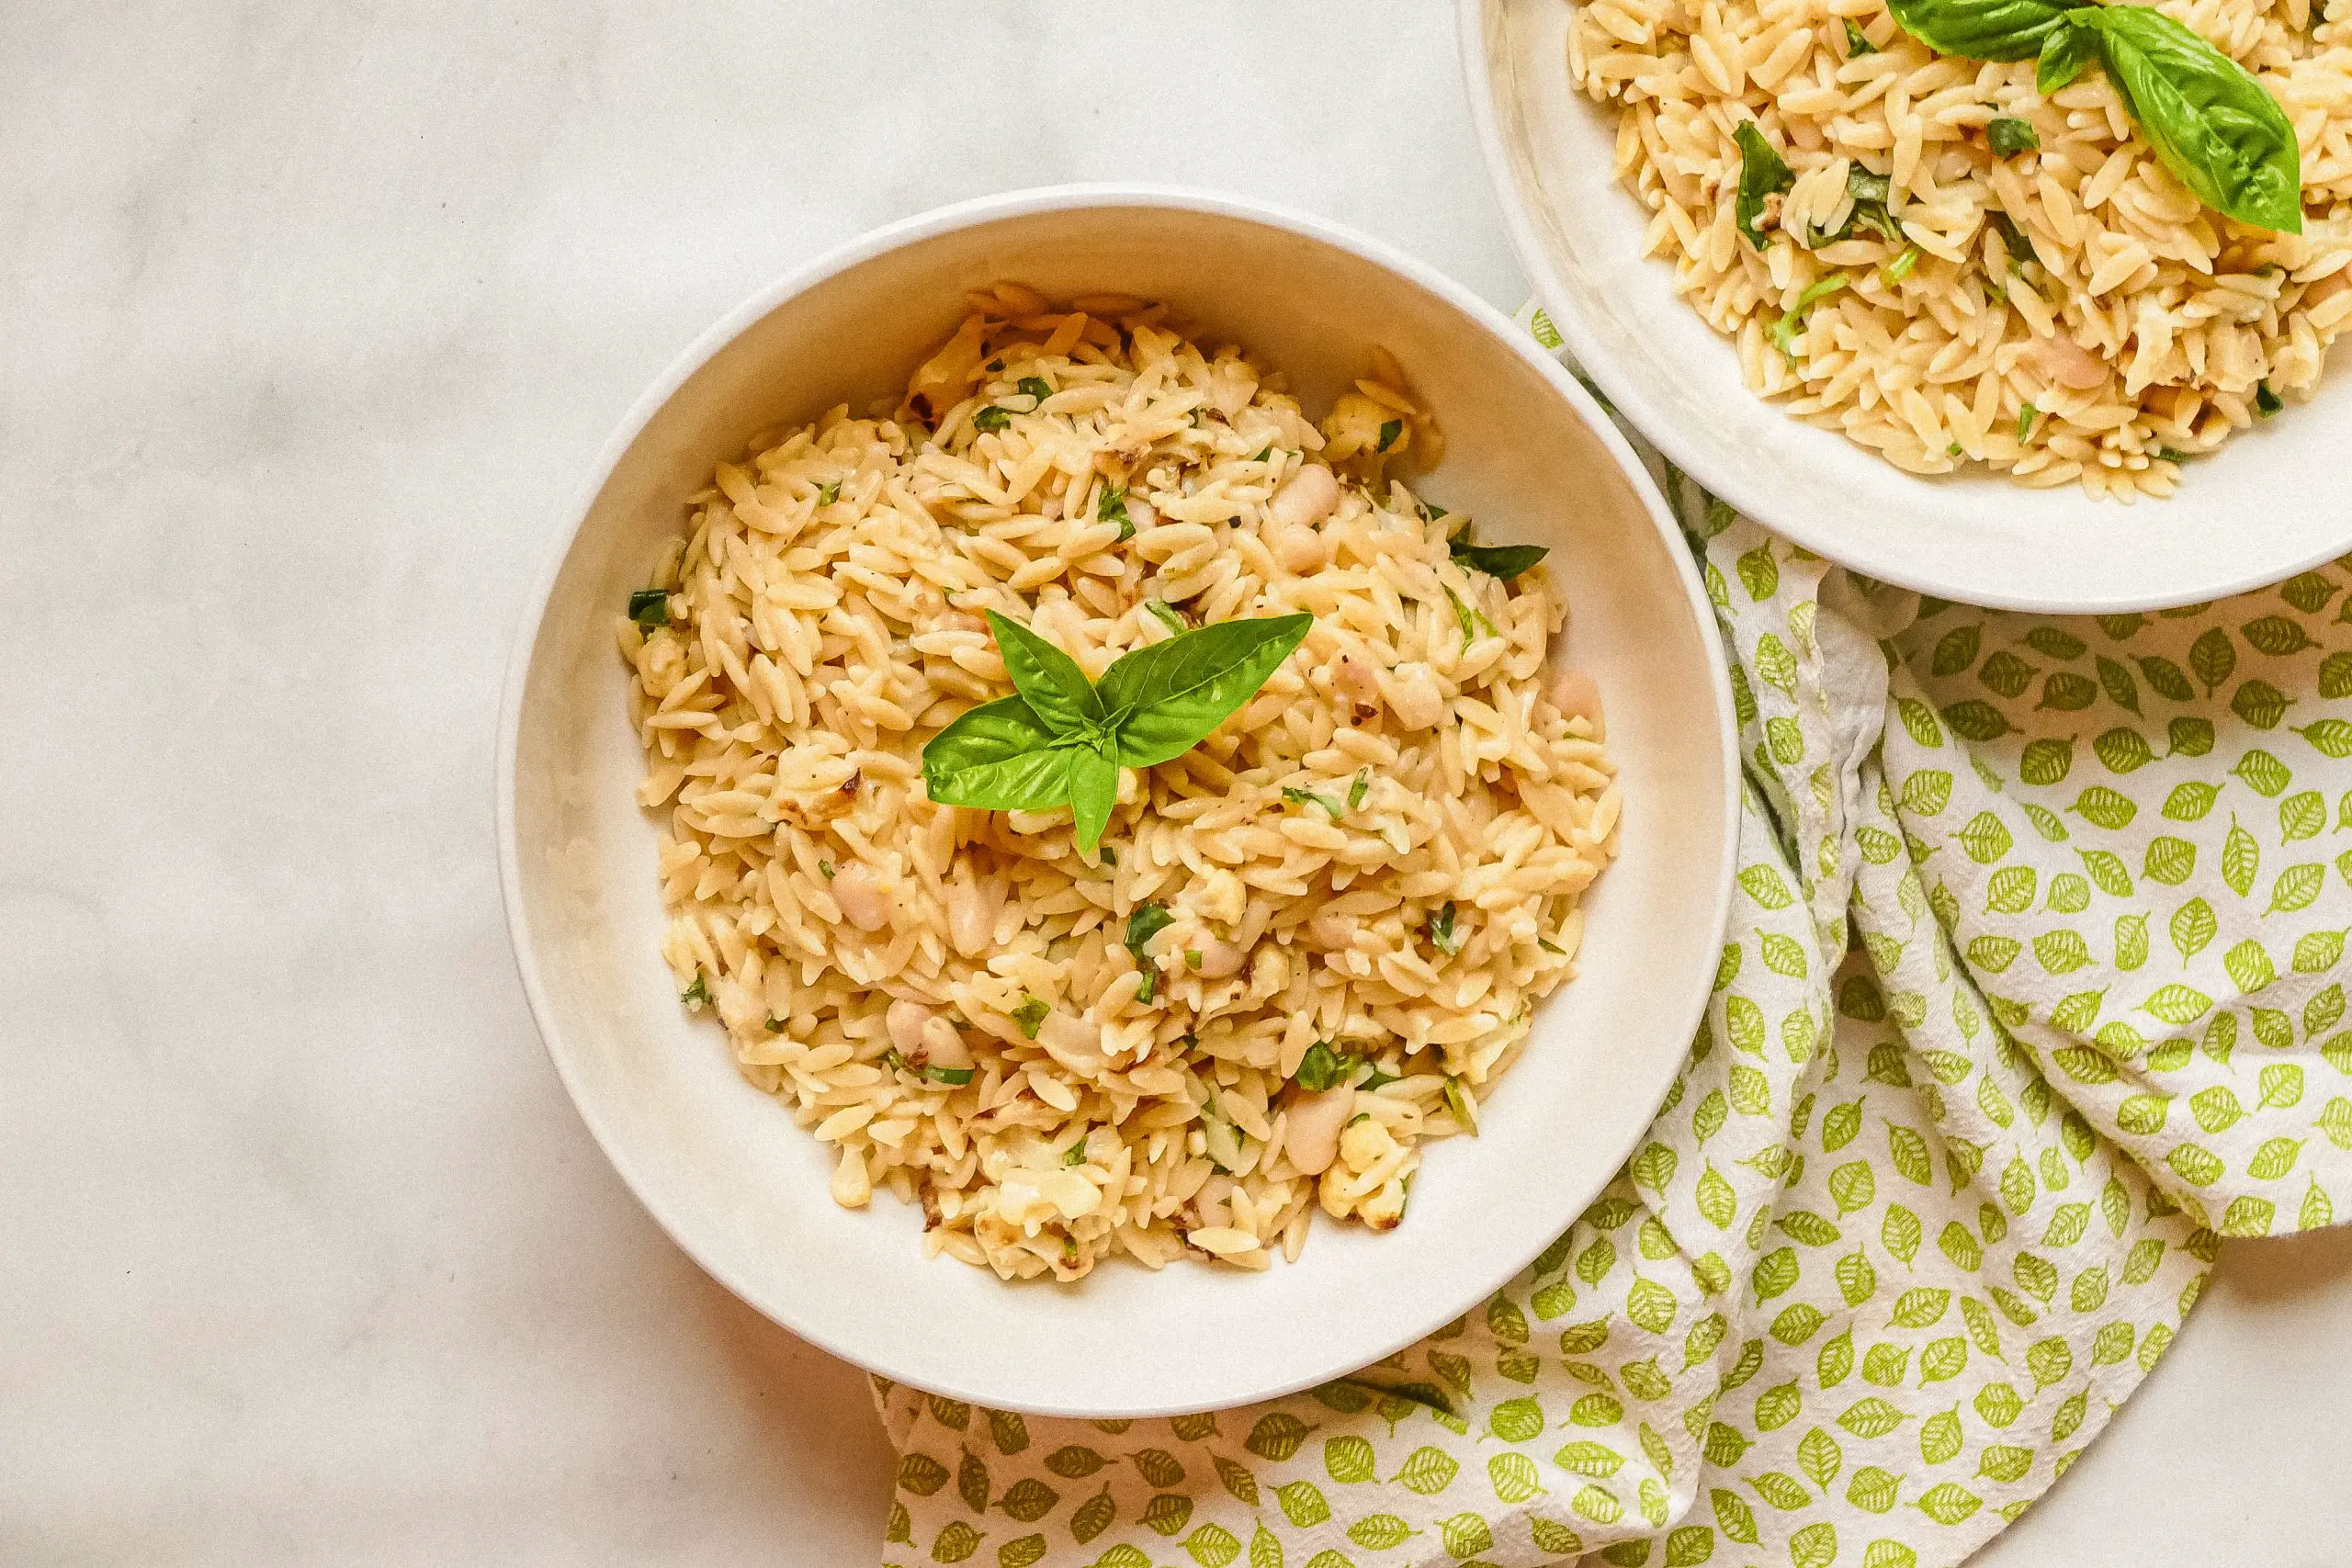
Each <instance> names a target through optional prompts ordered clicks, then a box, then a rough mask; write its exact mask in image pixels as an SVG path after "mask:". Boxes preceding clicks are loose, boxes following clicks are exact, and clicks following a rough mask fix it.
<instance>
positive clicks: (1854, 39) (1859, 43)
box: [1846, 17, 1878, 60]
mask: <svg viewBox="0 0 2352 1568" xmlns="http://www.w3.org/2000/svg"><path fill="white" fill-rule="evenodd" d="M1877 52H1878V45H1876V44H1874V43H1872V42H1871V40H1870V39H1868V38H1867V37H1865V36H1864V35H1863V32H1862V29H1861V28H1858V27H1856V26H1855V25H1854V18H1853V17H1847V18H1846V58H1847V59H1849V60H1852V59H1854V58H1856V57H1857V56H1859V55H1864V54H1876V53H1877Z"/></svg>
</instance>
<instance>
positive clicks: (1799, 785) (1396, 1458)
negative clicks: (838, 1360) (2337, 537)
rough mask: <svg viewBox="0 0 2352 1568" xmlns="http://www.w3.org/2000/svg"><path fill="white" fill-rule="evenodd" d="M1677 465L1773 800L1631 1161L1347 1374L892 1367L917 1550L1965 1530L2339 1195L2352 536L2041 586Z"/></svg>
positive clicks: (1399, 1564)
mask: <svg viewBox="0 0 2352 1568" xmlns="http://www.w3.org/2000/svg"><path fill="white" fill-rule="evenodd" d="M1668 479H1669V481H1671V482H1672V484H1673V487H1674V488H1676V489H1684V488H1686V487H1683V486H1681V484H1680V481H1679V476H1677V475H1674V474H1672V473H1671V472H1670V471H1669V472H1668ZM1678 499H1679V500H1687V501H1689V502H1690V503H1691V512H1692V517H1691V521H1692V523H1693V524H1694V526H1693V527H1692V530H1691V542H1692V545H1693V547H1694V549H1696V550H1697V551H1698V552H1699V556H1700V559H1701V561H1702V571H1703V574H1704V576H1705V579H1706V582H1707V586H1708V590H1709V592H1710V593H1711V595H1712V596H1713V600H1714V603H1715V606H1716V610H1717V614H1718V618H1719V620H1720V623H1721V626H1722V628H1723V631H1724V638H1725V641H1726V643H1727V644H1728V645H1729V648H1730V650H1731V653H1732V658H1733V669H1732V677H1733V689H1734V693H1735V695H1736V700H1737V704H1738V708H1739V720H1740V746H1741V750H1742V751H1743V753H1745V755H1746V757H1747V790H1746V795H1747V798H1746V802H1745V812H1744V816H1743V825H1742V829H1741V842H1740V868H1739V873H1738V886H1737V889H1736V892H1735V893H1734V896H1733V906H1732V914H1731V921H1730V926H1729V929H1728V930H1727V931H1725V932H1724V949H1723V959H1722V963H1721V965H1720V967H1719V968H1718V970H1717V972H1716V976H1715V983H1714V997H1713V1001H1712V1002H1711V1004H1710V1005H1709V1008H1708V1010H1707V1016H1706V1021H1705V1023H1704V1025H1703V1027H1702V1030H1701V1032H1700V1033H1699V1036H1698V1038H1697V1040H1696V1041H1695V1042H1694V1043H1693V1044H1692V1047H1691V1057H1690V1061H1689V1063H1688V1065H1687V1066H1686V1068H1685V1070H1684V1072H1683V1074H1682V1075H1681V1077H1680V1078H1679V1080H1678V1081H1677V1083H1676V1084H1675V1086H1674V1089H1673V1090H1672V1092H1671V1093H1670V1094H1669V1096H1668V1099H1667V1101H1666V1103H1665V1106H1664V1107H1663V1109H1662V1110H1661V1111H1660V1112H1659V1116H1658V1119H1657V1123H1656V1124H1655V1125H1654V1126H1653V1127H1652V1129H1651V1131H1650V1133H1649V1134H1648V1135H1647V1137H1646V1138H1645V1140H1644V1141H1643V1143H1642V1144H1641V1145H1640V1146H1639V1148H1638V1149H1636V1150H1635V1152H1634V1155H1633V1157H1632V1158H1631V1159H1630V1160H1629V1161H1628V1162H1627V1165H1626V1167H1625V1168H1624V1170H1623V1172H1622V1173H1621V1174H1620V1175H1619V1177H1618V1178H1617V1179H1616V1180H1615V1181H1614V1182H1613V1183H1612V1184H1611V1186H1610V1188H1609V1189H1608V1190H1606V1191H1605V1192H1604V1193H1603V1194H1602V1195H1601V1197H1600V1200H1599V1201H1596V1202H1595V1203H1594V1204H1593V1205H1592V1206H1591V1208H1590V1209H1589V1211H1588V1212H1587V1213H1585V1215H1584V1217H1583V1218H1582V1219H1580V1220H1579V1221H1578V1222H1577V1224H1576V1226H1575V1227H1574V1228H1573V1229H1572V1230H1570V1231H1569V1233H1568V1234H1567V1235H1564V1236H1562V1237H1560V1238H1559V1240H1558V1241H1557V1242H1555V1244H1554V1245H1553V1246H1552V1247H1550V1248H1548V1249H1547V1250H1546V1251H1545V1252H1544V1255H1543V1256H1542V1257H1541V1258H1537V1259H1536V1260H1535V1262H1534V1264H1533V1265H1532V1267H1531V1268H1530V1269H1528V1270H1527V1271H1526V1272H1524V1273H1523V1274H1521V1276H1520V1277H1519V1278H1518V1279H1516V1280H1512V1281H1511V1282H1510V1284H1509V1285H1508V1286H1506V1287H1505V1288H1504V1289H1503V1290H1502V1291H1500V1292H1498V1293H1497V1294H1496V1295H1495V1296H1494V1297H1493V1299H1492V1300H1490V1301H1489V1302H1487V1303H1486V1305H1485V1307H1484V1308H1483V1309H1482V1310H1480V1311H1478V1312H1475V1313H1473V1314H1469V1315H1468V1316H1467V1317H1465V1318H1464V1319H1462V1320H1458V1321H1456V1322H1454V1323H1452V1324H1449V1325H1446V1326H1445V1327H1443V1328H1442V1329H1440V1330H1439V1331H1438V1332H1437V1333H1436V1334H1434V1335H1432V1336H1431V1337H1430V1338H1429V1339H1428V1340H1426V1341H1424V1342H1423V1343H1422V1344H1420V1345H1418V1346H1416V1347H1414V1348H1411V1349H1409V1350H1407V1351H1404V1352H1401V1353H1400V1354H1398V1355H1396V1356H1393V1357H1391V1358H1389V1359H1387V1360H1385V1361H1384V1362H1381V1363H1379V1364H1377V1365H1375V1366H1371V1367H1367V1368H1365V1369H1363V1371H1361V1372H1360V1373H1359V1374H1357V1375H1356V1376H1354V1377H1352V1378H1349V1379H1346V1380H1344V1381H1341V1382H1335V1383H1331V1384H1329V1385H1326V1386H1324V1387H1322V1388H1319V1389H1317V1390H1315V1391H1313V1392H1312V1393H1304V1394H1300V1395H1297V1396H1295V1397H1292V1398H1288V1399H1282V1400H1276V1401H1273V1402H1272V1403H1270V1404H1262V1405H1257V1406H1252V1407H1250V1408H1246V1409H1239V1410H1228V1411H1221V1412H1218V1413H1216V1414H1215V1415H1203V1416H1184V1417H1179V1418H1175V1419H1171V1420H1162V1419H1154V1420H1137V1421H1134V1422H1125V1421H1104V1422H1083V1421H1069V1420H1060V1419H1045V1418H1040V1417H1034V1416H1032V1417H1025V1418H1024V1417H1023V1416H1014V1415H1009V1414H1006V1413H1002V1412H994V1411H988V1410H981V1409H975V1408H970V1407H967V1406H966V1405H964V1404H957V1403H955V1402H952V1401H948V1400H944V1399H939V1398H933V1397H929V1396H926V1395H924V1394H922V1393H919V1392H917V1391H915V1390H913V1389H910V1388H905V1387H893V1386H890V1385H888V1384H877V1398H878V1400H879V1403H880V1406H881V1410H882V1413H883V1417H884V1420H885V1422H886V1424H887V1425H888V1429H889V1433H890V1437H891V1438H892V1440H893V1442H894V1443H895V1444H896V1446H897V1448H898V1450H899V1454H900V1456H901V1458H900V1461H899V1472H898V1490H897V1498H896V1501H895V1503H894V1506H892V1508H891V1511H890V1517H889V1520H888V1526H887V1528H886V1531H885V1534H886V1543H885V1545H884V1547H883V1551H882V1557H883V1561H884V1562H888V1563H891V1564H897V1565H900V1568H914V1565H916V1564H921V1563H926V1562H965V1561H972V1562H981V1563H993V1564H996V1565H997V1568H1025V1565H1029V1564H1040V1563H1042V1564H1046V1565H1047V1568H1063V1565H1071V1568H1081V1565H1083V1568H1152V1565H1174V1568H1182V1564H1184V1563H1186V1562H1190V1563H1193V1564H1198V1565H1199V1568H1227V1565H1228V1564H1239V1563H1242V1562H1245V1561H1246V1562H1247V1564H1248V1568H1438V1565H1459V1564H1469V1563H1485V1564H1490V1565H1492V1568H1521V1565H1527V1564H1537V1563H1553V1562H1565V1561H1572V1560H1574V1559H1577V1558H1578V1557H1579V1556H1581V1555H1583V1554H1586V1553H1595V1554H1597V1556H1596V1558H1595V1561H1598V1562H1608V1563H1616V1564H1631V1565H1649V1564H1663V1565H1667V1568H1682V1565H1686V1564H1697V1563H1724V1564H1770V1565H1772V1568H1779V1565H1781V1564H1784V1563H1785V1564H1790V1565H1792V1568H1922V1565H1928V1568H1932V1565H1936V1564H1945V1563H1952V1562H1959V1561H1960V1560H1961V1559H1962V1558H1963V1557H1965V1556H1966V1555H1967V1554H1968V1553H1969V1552H1970V1551H1973V1550H1974V1549H1975V1548H1976V1547H1977V1546H1978V1545H1980V1544H1982V1543H1983V1542H1984V1541H1985V1539H1986V1538H1988V1537H1989V1536H1991V1535H1992V1534H1993V1533H1995V1532H1996V1531H1997V1530H1998V1529H2000V1528H2001V1526H2002V1525H2003V1524H2004V1523H2005V1522H2007V1520H2009V1519H2012V1518H2015V1517H2017V1516H2018V1513H2020V1512H2021V1511H2023V1510H2024V1509H2025V1508H2026V1507H2027V1506H2029V1505H2030V1503H2031V1502H2032V1501H2033V1499H2034V1498H2035V1497H2036V1496H2037V1495H2040V1494H2041V1492H2042V1491H2043V1489H2045V1488H2046V1487H2048V1486H2049V1485H2050V1483H2052V1481H2053V1480H2055V1479H2056V1478H2057V1477H2058V1476H2059V1475H2061V1474H2063V1473H2064V1472H2065V1470H2066V1467H2067V1465H2068V1464H2069V1463H2070V1462H2071V1461H2073V1459H2074V1458H2075V1455H2076V1454H2077V1453H2078V1452H2079V1451H2080V1450H2081V1449H2082V1447H2083V1445H2084V1444H2086V1442H2088V1441H2090V1439H2091V1438H2093V1437H2095V1436H2096V1435H2097V1434H2098V1431H2099V1429H2100V1427H2102V1426H2103V1425H2104V1424H2105V1423H2106V1421H2107V1418H2108V1416H2109V1413H2110V1412H2111V1411H2112V1410H2113V1409H2114V1408H2115V1406H2116V1405H2117V1404H2120V1403H2121V1401H2122V1400H2123V1399H2124V1398H2125V1397H2126V1396H2127V1395H2128V1394H2129V1393H2131V1390H2132V1388H2133V1387H2134V1386H2135V1385H2136V1384H2137V1383H2138V1382H2139V1381H2140V1379H2141V1378H2142V1377H2143V1375H2144V1374H2145V1373H2146V1371H2148V1369H2149V1368H2151V1367H2153V1366H2154V1364H2155V1362H2156V1360H2157V1359H2158V1358H2159V1357H2160V1356H2162V1355H2163V1353H2164V1350H2165V1346H2166V1345H2167V1344H2169V1343H2170V1342H2171V1340H2172V1337H2173V1336H2174V1334H2175V1333H2176V1332H2177V1329H2178V1326H2179V1324H2180V1322H2181V1319H2182V1317H2183V1315H2184V1314H2187V1313H2188V1310H2189V1308H2190V1306H2191V1304H2192V1303H2194V1302H2195V1300H2196V1298H2197V1293H2198V1291H2199V1287H2200V1285H2201V1284H2202V1283H2203V1280H2204V1277H2205V1272H2206V1269H2207V1267H2208V1265H2209V1264H2210V1263H2211V1260H2212V1258H2213V1256H2214V1252H2215V1249H2216V1247H2217V1246H2218V1244H2219V1242H2220V1239H2221V1238H2222V1237H2223V1236H2229V1235H2269V1234H2273V1233H2278V1232H2285V1231H2291V1230H2296V1229H2301V1228H2308V1227H2312V1226H2316V1225H2324V1224H2331V1223H2333V1221H2334V1220H2335V1208H2336V1203H2337V1202H2338V1201H2340V1199H2341V1198H2342V1197H2343V1196H2344V1195H2346V1194H2347V1193H2352V1030H2346V1028H2345V1027H2344V1026H2345V1024H2346V1018H2345V1012H2346V1002H2345V994H2344V989H2343V985H2342V981H2341V978H2340V974H2339V971H2340V969H2341V963H2340V961H2341V958H2342V955H2343V951H2344V942H2345V937H2346V930H2347V928H2352V628H2347V626H2346V623H2347V622H2352V593H2347V592H2346V587H2345V584H2346V582H2347V581H2352V558H2347V559H2346V561H2344V562H2338V563H2336V564H2335V565H2333V566H2331V567H2329V568H2327V569H2325V570H2320V571H2313V572H2307V573H2305V574H2303V575H2302V576H2300V577H2297V578H2295V579H2294V580H2293V581H2290V582H2288V583H2285V584H2283V585H2281V586H2279V587H2278V588H2275V589H2271V590H2267V591H2265V592H2257V593H2252V594H2247V595H2245V596H2243V597H2240V598H2237V599H2233V600H2230V601H2227V602H2224V603H2221V604H2213V605H2210V606H2198V607H2195V608H2192V609H2188V610H2179V611H2169V612H2165V613H2163V614H2160V615H2110V616H2101V617H2098V618H2089V617H2082V618H2073V617H2069V618H2050V617H2036V616H2030V615H2011V614H1996V613H1989V612H1985V611H1981V610H1972V609H1967V608H1964V607H1962V606H1960V605H1955V604H1940V603H1937V602H1934V601H1926V602H1923V601H1921V600H1920V599H1919V598H1918V597H1917V596H1916V595H1913V594H1910V593H1907V592H1901V591H1898V590H1892V589H1885V588H1881V587H1877V586H1874V585H1872V584H1870V583H1867V582H1864V581H1860V580H1859V579H1857V578H1855V577H1853V576H1851V575H1850V574H1849V573H1847V572H1846V571H1844V570H1842V569H1839V568H1836V567H1832V566H1829V565H1828V564H1827V563H1826V562H1824V561H1822V560H1820V559H1818V558H1815V557H1813V556H1811V555H1809V554H1808V553H1806V552H1805V551H1804V550H1801V549H1798V548H1795V547H1792V546H1790V545H1788V544H1787V543H1785V542H1784V541H1781V540H1780V539H1778V538H1776V537H1774V536H1771V535H1770V534H1768V533H1766V532H1765V531H1763V530H1762V529H1760V528H1758V527H1757V526H1755V525H1751V524H1748V523H1747V522H1745V521H1742V520H1738V519H1736V518H1734V517H1733V516H1732V515H1731V513H1729V512H1728V510H1727V509H1725V508H1724V507H1723V506H1722V505H1721V504H1720V503H1710V502H1706V501H1705V499H1704V498H1703V497H1700V496H1696V495H1695V494H1689V495H1685V496H1680V497H1678ZM1638 807H1639V803H1638V802H1634V803H1631V805H1630V807H1629V808H1631V809H1638ZM1503 1094H1504V1097H1505V1098H1506V1099H1507V1098H1508V1095H1509V1089H1505V1090H1504V1091H1503ZM1498 1103H1499V1102H1498ZM1439 1175H1441V1176H1442V1171H1441V1172H1439Z"/></svg>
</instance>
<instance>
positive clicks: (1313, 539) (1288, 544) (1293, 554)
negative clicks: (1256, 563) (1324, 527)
mask: <svg viewBox="0 0 2352 1568" xmlns="http://www.w3.org/2000/svg"><path fill="white" fill-rule="evenodd" d="M1271 544H1272V547H1273V552H1274V559H1276V560H1277V561H1280V562H1281V563H1282V568H1283V570H1284V571H1287V572H1292V573H1295V575H1297V576H1300V577H1305V576H1306V574H1307V573H1308V572H1311V571H1320V570H1323V568H1324V566H1325V564H1326V563H1327V562H1329V560H1330V558H1331V557H1330V552H1329V549H1328V548H1326V547H1325V545H1324V542H1323V536H1322V535H1320V534H1318V533H1317V532H1316V531H1315V530H1314V529H1312V528H1302V527H1292V526H1283V527H1279V528H1276V529H1275V530H1274V536H1273V538H1272V541H1271Z"/></svg>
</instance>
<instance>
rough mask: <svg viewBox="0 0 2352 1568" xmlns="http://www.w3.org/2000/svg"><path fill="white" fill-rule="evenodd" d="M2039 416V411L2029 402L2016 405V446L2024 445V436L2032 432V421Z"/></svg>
mask: <svg viewBox="0 0 2352 1568" xmlns="http://www.w3.org/2000/svg"><path fill="white" fill-rule="evenodd" d="M2040 418H2041V410H2040V409H2038V408H2035V407H2034V406H2033V405H2032V404H2031V403H2020V404H2019V405H2018V446H2024V445H2025V443H2026V438H2027V437H2028V436H2030V435H2031V434H2033V422H2034V421H2035V420H2037V419H2040Z"/></svg>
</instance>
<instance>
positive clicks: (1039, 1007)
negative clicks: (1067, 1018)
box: [1012, 991, 1051, 1040]
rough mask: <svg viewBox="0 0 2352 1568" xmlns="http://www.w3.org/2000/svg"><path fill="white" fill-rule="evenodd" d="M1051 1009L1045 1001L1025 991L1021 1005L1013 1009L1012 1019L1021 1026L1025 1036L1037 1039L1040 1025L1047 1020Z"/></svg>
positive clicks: (1022, 994)
mask: <svg viewBox="0 0 2352 1568" xmlns="http://www.w3.org/2000/svg"><path fill="white" fill-rule="evenodd" d="M1050 1011H1051V1009H1050V1008H1048V1007H1046V1004H1045V1003H1043V1002H1041V1001H1039V1000H1038V999H1037V998H1035V997H1033V996H1031V995H1030V994H1029V993H1028V992H1026V991H1023V992H1022V993H1021V1005H1020V1006H1019V1007H1017V1008H1014V1009H1013V1010H1012V1021H1013V1022H1015V1023H1017V1024H1019V1025H1020V1026H1021V1032H1022V1034H1023V1036H1024V1037H1026V1038H1028V1039H1031V1040H1035V1039H1036V1038H1037V1029H1038V1026H1039V1025H1041V1024H1043V1023H1044V1022H1045V1021H1046V1013H1048V1012H1050Z"/></svg>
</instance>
